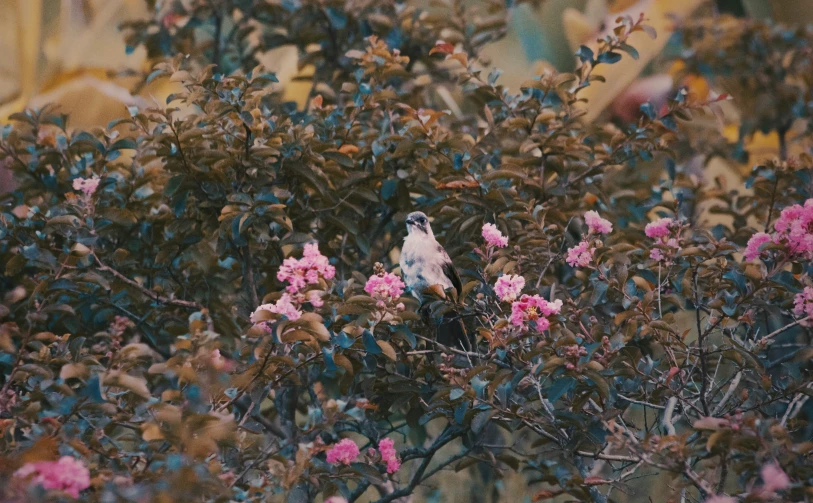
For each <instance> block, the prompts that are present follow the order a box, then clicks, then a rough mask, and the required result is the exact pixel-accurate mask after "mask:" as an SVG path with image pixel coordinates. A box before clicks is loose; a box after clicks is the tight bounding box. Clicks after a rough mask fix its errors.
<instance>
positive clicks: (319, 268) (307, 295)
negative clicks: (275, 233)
mask: <svg viewBox="0 0 813 503" xmlns="http://www.w3.org/2000/svg"><path fill="white" fill-rule="evenodd" d="M335 276H336V268H335V267H333V266H332V265H330V263H329V262H328V259H327V257H325V256H324V255H322V254H321V253H319V246H318V245H317V244H316V243H310V244H306V245H305V251H304V253H303V256H302V258H301V259H299V260H297V259H295V258H293V257H289V258H287V259H285V260H284V261H283V263H282V265H281V266H280V268H279V271H277V279H278V280H280V281H286V282H288V286H287V287H286V288H285V289H286V290H287V293H283V294H282V296H281V297H280V298H279V299H278V300H277V301H276V302H275V303H273V304H263V305H261V306H259V307H257V309H255V310H254V313H252V315H251V322H252V323H255V324H261V325H263V326H264V327H265V328H266V329H268V326H267V325H266V323H265V322H264V321H263V320H258V319H257V316H256V315H257V313H258V312H260V311H270V312H272V313H275V314H280V315H283V316H285V317H286V318H288V319H289V320H291V321H294V320H298V319H299V317H300V316H302V311H301V308H302V304H304V303H305V302H310V303H311V305H312V306H313V307H321V306H323V305H324V304H325V301H324V300H322V297H321V295H320V293H319V292H318V291H309V292H304V290H305V288H307V286H308V285H314V284H317V283H319V279H320V278H322V279H325V280H329V279H333V278H334V277H335Z"/></svg>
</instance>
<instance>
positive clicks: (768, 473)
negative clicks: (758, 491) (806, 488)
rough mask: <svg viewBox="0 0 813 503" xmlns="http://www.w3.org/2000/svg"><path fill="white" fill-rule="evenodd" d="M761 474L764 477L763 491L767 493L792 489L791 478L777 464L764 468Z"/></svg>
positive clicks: (770, 464)
mask: <svg viewBox="0 0 813 503" xmlns="http://www.w3.org/2000/svg"><path fill="white" fill-rule="evenodd" d="M759 474H760V476H761V477H762V490H763V491H764V492H766V493H775V492H776V491H784V490H785V489H787V488H788V487H790V478H789V477H788V475H787V474H786V473H785V472H784V471H783V470H782V468H780V467H779V466H777V465H776V463H769V464H767V465H765V466H763V467H762V469H761V470H760V471H759Z"/></svg>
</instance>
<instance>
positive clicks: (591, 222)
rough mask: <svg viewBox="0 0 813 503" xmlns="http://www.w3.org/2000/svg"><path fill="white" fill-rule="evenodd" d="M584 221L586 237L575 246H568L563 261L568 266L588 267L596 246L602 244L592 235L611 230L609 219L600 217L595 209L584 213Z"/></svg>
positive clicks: (591, 261)
mask: <svg viewBox="0 0 813 503" xmlns="http://www.w3.org/2000/svg"><path fill="white" fill-rule="evenodd" d="M584 222H585V223H586V224H587V234H588V237H587V238H585V239H583V240H582V241H581V242H580V243H579V244H577V245H576V246H573V247H571V248H568V250H567V257H566V258H565V261H566V262H567V263H568V265H569V266H570V267H590V265H591V264H592V263H593V256H594V254H595V252H596V248H598V247H599V246H602V243H601V241H600V240H598V239H595V238H594V237H592V236H595V235H600V234H609V233H610V232H612V230H613V224H612V223H610V221H609V220H607V219H604V218H601V217H600V216H599V214H598V212H596V211H588V212H587V213H585V214H584Z"/></svg>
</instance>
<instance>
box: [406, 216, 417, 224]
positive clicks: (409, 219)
mask: <svg viewBox="0 0 813 503" xmlns="http://www.w3.org/2000/svg"><path fill="white" fill-rule="evenodd" d="M414 223H415V221H414V220H412V219H411V218H409V217H407V219H406V224H407V225H412V224H414Z"/></svg>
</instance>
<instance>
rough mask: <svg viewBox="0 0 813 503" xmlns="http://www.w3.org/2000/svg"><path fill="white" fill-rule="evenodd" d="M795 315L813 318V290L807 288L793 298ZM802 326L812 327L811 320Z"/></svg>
mask: <svg viewBox="0 0 813 503" xmlns="http://www.w3.org/2000/svg"><path fill="white" fill-rule="evenodd" d="M793 314H795V315H796V316H805V317H807V316H813V288H811V287H809V286H806V287H805V289H804V290H802V291H801V292H799V293H797V294H796V297H794V298H793ZM802 325H805V326H811V325H813V323H811V322H810V321H809V320H808V321H806V322H803V323H802Z"/></svg>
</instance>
